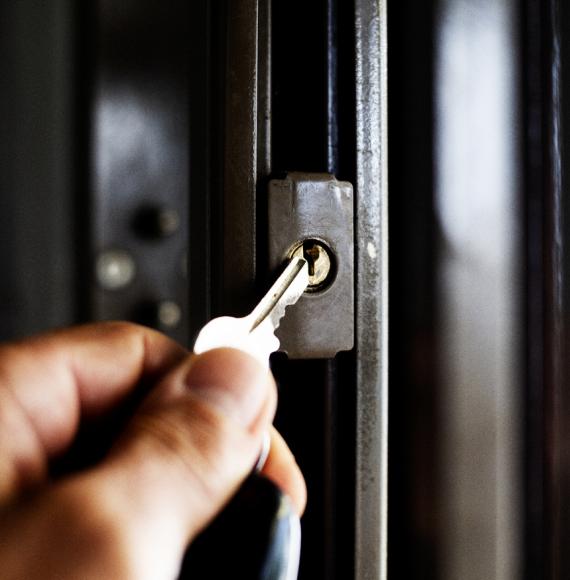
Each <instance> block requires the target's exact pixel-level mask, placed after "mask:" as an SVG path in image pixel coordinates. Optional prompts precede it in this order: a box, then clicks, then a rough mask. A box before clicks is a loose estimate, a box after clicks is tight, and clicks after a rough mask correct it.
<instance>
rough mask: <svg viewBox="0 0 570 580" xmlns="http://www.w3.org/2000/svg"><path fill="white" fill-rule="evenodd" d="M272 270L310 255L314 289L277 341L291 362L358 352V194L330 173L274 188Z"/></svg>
mask: <svg viewBox="0 0 570 580" xmlns="http://www.w3.org/2000/svg"><path fill="white" fill-rule="evenodd" d="M268 226H269V267H270V271H271V272H275V271H278V270H279V269H280V268H282V266H283V264H284V262H285V261H286V260H287V259H288V258H290V257H291V256H293V255H300V254H305V256H306V257H307V256H308V258H309V265H310V267H311V269H312V272H311V273H312V278H311V279H312V281H313V285H312V287H309V289H308V291H307V292H305V294H304V295H303V296H302V297H301V299H300V300H299V302H297V304H296V305H295V306H294V307H293V308H291V309H290V311H289V312H287V316H285V318H284V319H283V320H282V321H281V326H280V327H279V328H278V329H277V332H276V335H277V337H278V338H279V340H280V341H281V347H280V351H282V352H286V353H287V354H288V355H289V357H290V358H294V359H299V358H332V357H334V356H335V355H336V354H337V353H338V352H339V351H344V350H350V349H351V348H352V347H353V346H354V227H353V190H352V185H351V184H350V183H348V182H345V181H337V180H336V179H335V177H334V176H332V175H329V174H326V173H289V174H288V175H287V177H286V178H285V179H275V180H272V181H270V183H269V219H268Z"/></svg>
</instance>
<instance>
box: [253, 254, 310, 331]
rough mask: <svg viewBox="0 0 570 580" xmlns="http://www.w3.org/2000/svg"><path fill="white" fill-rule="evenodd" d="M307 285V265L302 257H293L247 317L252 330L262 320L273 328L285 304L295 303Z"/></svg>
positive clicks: (280, 317) (281, 314)
mask: <svg viewBox="0 0 570 580" xmlns="http://www.w3.org/2000/svg"><path fill="white" fill-rule="evenodd" d="M308 285H309V265H308V264H307V261H306V260H303V259H302V258H293V259H292V260H291V262H290V263H289V265H288V266H287V268H285V270H284V271H283V273H282V274H281V276H279V278H277V281H276V282H275V284H273V286H271V288H270V289H269V292H268V293H267V294H266V295H265V296H264V297H263V298H262V299H261V301H260V302H259V304H258V305H257V306H256V307H255V308H254V310H253V312H252V313H251V314H250V315H249V316H248V317H247V318H248V319H249V320H250V321H251V326H250V330H249V331H250V332H253V331H254V330H255V329H256V328H257V327H258V326H259V325H260V324H262V323H263V322H264V321H266V320H267V321H268V322H270V324H271V327H272V328H273V330H275V329H276V328H277V327H278V326H279V323H280V322H281V319H282V318H283V316H284V315H285V309H286V308H287V306H292V305H293V304H295V303H296V302H297V301H298V300H299V298H301V296H302V295H303V292H304V291H305V290H306V289H307V286H308Z"/></svg>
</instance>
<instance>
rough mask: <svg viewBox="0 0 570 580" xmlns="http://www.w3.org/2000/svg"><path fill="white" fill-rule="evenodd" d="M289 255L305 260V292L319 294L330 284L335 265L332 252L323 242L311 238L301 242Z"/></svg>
mask: <svg viewBox="0 0 570 580" xmlns="http://www.w3.org/2000/svg"><path fill="white" fill-rule="evenodd" d="M290 255H291V257H294V256H296V257H299V258H304V259H305V260H307V265H308V267H309V286H308V287H307V290H306V292H319V291H321V290H324V289H325V288H326V287H327V286H329V285H330V284H331V283H332V281H333V279H334V267H335V263H334V258H333V253H332V251H331V250H330V248H329V247H328V246H327V245H326V244H325V243H324V242H322V241H321V240H315V239H311V238H309V239H306V240H303V242H302V243H301V244H299V245H297V246H295V248H294V249H293V250H292V252H291V254H290Z"/></svg>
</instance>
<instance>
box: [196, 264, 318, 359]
mask: <svg viewBox="0 0 570 580" xmlns="http://www.w3.org/2000/svg"><path fill="white" fill-rule="evenodd" d="M308 285H309V267H308V264H307V262H306V260H303V259H302V258H294V259H292V260H291V262H290V263H289V265H288V266H287V268H285V270H284V272H283V273H282V274H281V276H279V278H278V279H277V281H276V282H275V284H273V286H272V287H271V288H270V290H269V292H268V293H267V294H266V295H265V296H264V297H263V298H262V299H261V301H260V302H259V304H258V305H257V306H256V307H255V308H254V309H253V311H252V312H251V313H250V314H248V315H247V316H244V317H243V318H234V317H233V316H222V317H220V318H214V320H211V321H210V322H208V324H206V326H204V328H202V330H201V331H200V333H199V334H198V338H197V339H196V342H195V344H194V352H195V353H196V354H201V353H203V352H206V351H207V350H212V349H213V348H220V347H224V346H227V347H232V348H238V349H240V350H243V351H245V352H247V353H248V354H251V355H252V356H254V357H255V358H257V360H259V361H260V362H261V364H263V365H264V366H269V355H270V354H271V353H272V352H275V351H276V350H277V349H278V348H279V339H278V338H277V337H276V336H275V330H276V329H277V328H278V327H279V323H280V322H281V319H282V318H283V316H284V315H285V309H286V308H287V307H288V306H292V305H293V304H295V303H296V302H297V301H298V300H299V298H301V296H302V295H303V292H304V291H305V290H306V288H307V286H308Z"/></svg>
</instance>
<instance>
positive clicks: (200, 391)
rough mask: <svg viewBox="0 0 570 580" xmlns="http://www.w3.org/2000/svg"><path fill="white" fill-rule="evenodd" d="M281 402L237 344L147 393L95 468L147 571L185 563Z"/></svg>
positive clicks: (190, 364)
mask: <svg viewBox="0 0 570 580" xmlns="http://www.w3.org/2000/svg"><path fill="white" fill-rule="evenodd" d="M275 404H276V389H275V383H274V381H273V379H272V377H271V375H270V373H269V372H268V371H267V370H266V369H265V368H263V367H262V366H261V365H260V364H259V363H258V362H257V361H256V360H255V359H253V358H252V357H250V356H249V355H246V354H244V353H242V352H240V351H237V350H232V349H217V350H213V351H209V352H206V353H204V354H202V355H199V356H194V357H192V358H191V359H190V360H189V361H186V362H185V363H183V364H182V365H181V366H180V367H179V368H177V369H175V370H174V371H173V372H172V373H171V374H170V375H168V376H167V377H166V378H165V379H164V381H163V382H162V383H161V384H160V385H159V386H158V387H157V389H156V390H155V391H154V392H153V393H152V395H151V397H150V398H149V399H148V400H147V401H145V404H144V405H143V407H142V408H141V409H140V411H139V412H138V413H137V414H136V415H135V417H134V418H133V420H132V422H131V424H130V425H129V427H128V429H127V431H126V433H125V435H124V436H123V437H122V439H121V440H120V441H119V442H118V445H117V447H116V448H115V449H114V451H113V453H112V454H111V456H110V457H109V459H108V460H107V461H106V463H105V464H104V465H102V466H101V467H100V468H98V469H97V470H95V471H94V472H92V474H91V476H92V477H93V478H94V479H95V480H97V481H98V484H97V489H98V490H99V493H100V496H101V497H104V498H106V500H105V501H106V505H107V508H106V509H109V507H108V506H109V503H110V504H112V505H113V506H114V509H113V511H114V513H115V516H114V518H115V521H117V522H122V523H123V528H124V530H125V531H126V532H127V534H128V536H129V537H128V538H127V539H126V541H127V545H130V546H132V547H133V549H136V550H137V554H136V555H135V554H134V556H135V557H136V559H137V561H138V566H141V576H140V577H147V576H148V577H153V576H152V574H149V572H150V571H151V570H152V569H153V568H154V569H155V572H157V574H156V575H155V576H154V577H155V578H156V577H159V576H160V574H159V573H158V570H156V568H155V566H154V565H155V564H156V565H157V566H162V567H164V566H165V564H166V561H167V560H170V563H171V564H172V565H173V566H175V565H177V563H178V562H179V561H180V559H181V557H182V554H183V552H184V550H185V549H186V547H187V544H188V542H189V541H190V540H191V539H193V538H194V537H195V536H196V535H197V534H198V533H199V532H200V531H201V530H202V529H203V528H204V527H205V526H206V525H207V524H208V523H209V522H210V521H211V520H212V519H213V517H214V516H215V515H216V514H217V513H218V512H219V511H220V510H221V508H222V507H223V506H224V505H225V503H227V502H228V501H229V499H230V498H231V497H232V495H233V494H234V493H235V492H236V491H237V488H238V487H239V485H240V484H241V482H242V481H243V480H244V479H245V477H246V476H247V475H248V473H249V472H250V471H251V469H252V467H253V465H254V463H255V460H256V458H257V456H258V454H259V451H260V448H261V441H262V437H263V433H264V432H266V431H267V430H268V429H269V426H270V423H271V420H272V418H273V414H274V412H275ZM145 547H147V548H148V549H147V550H145ZM151 560H154V561H151ZM138 566H137V567H138ZM153 573H154V572H153ZM136 577H139V576H138V575H137V576H136Z"/></svg>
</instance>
